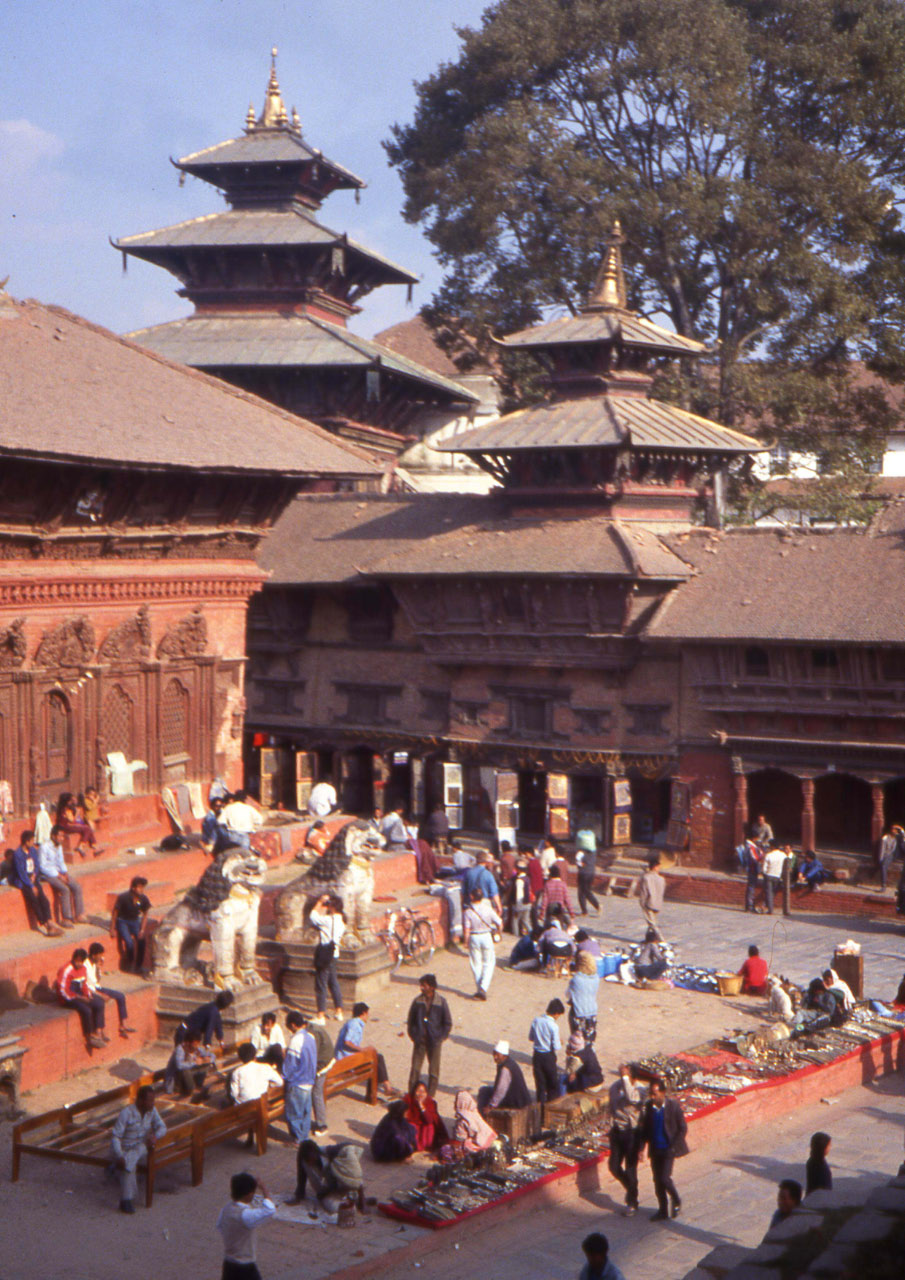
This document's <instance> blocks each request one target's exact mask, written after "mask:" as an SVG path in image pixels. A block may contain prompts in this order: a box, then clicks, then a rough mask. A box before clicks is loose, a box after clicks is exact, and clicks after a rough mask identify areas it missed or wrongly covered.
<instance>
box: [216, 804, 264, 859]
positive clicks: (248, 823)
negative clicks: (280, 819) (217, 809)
mask: <svg viewBox="0 0 905 1280" xmlns="http://www.w3.org/2000/svg"><path fill="white" fill-rule="evenodd" d="M263 821H264V819H263V818H262V817H261V815H260V813H258V811H257V809H256V808H255V807H254V806H253V805H250V804H248V802H247V798H246V795H245V792H244V791H237V792H236V793H235V795H234V796H233V798H232V800H230V802H229V804H228V805H225V806H224V808H223V812H222V813H221V814H220V822H221V823H222V824H223V826H224V827H225V828H226V834H227V836H228V838H229V840H230V843H231V844H238V845H241V846H242V848H243V849H248V848H250V846H251V839H250V837H251V836H252V834H253V833H254V832H255V831H257V830H258V828H259V827H260V826H261V823H262V822H263Z"/></svg>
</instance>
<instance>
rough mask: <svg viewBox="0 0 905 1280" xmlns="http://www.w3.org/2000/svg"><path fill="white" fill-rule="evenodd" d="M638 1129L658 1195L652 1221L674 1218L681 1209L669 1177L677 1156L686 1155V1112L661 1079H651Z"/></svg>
mask: <svg viewBox="0 0 905 1280" xmlns="http://www.w3.org/2000/svg"><path fill="white" fill-rule="evenodd" d="M641 1130H642V1133H643V1135H644V1141H645V1143H646V1144H647V1153H648V1156H649V1157H650V1171H651V1173H652V1175H653V1179H654V1191H655V1192H656V1196H657V1205H658V1206H659V1207H658V1209H657V1212H656V1213H654V1214H652V1215H651V1221H652V1222H662V1221H664V1220H665V1219H666V1218H669V1217H673V1218H677V1217H678V1216H679V1213H680V1212H681V1209H682V1199H681V1197H680V1195H679V1193H678V1191H677V1190H676V1184H675V1183H674V1182H673V1180H672V1169H673V1164H674V1162H675V1159H676V1157H677V1156H687V1155H688V1143H687V1141H686V1134H687V1133H688V1124H687V1122H686V1120H685V1113H684V1112H683V1111H682V1106H681V1104H680V1103H679V1101H678V1100H677V1099H676V1098H668V1097H667V1096H666V1087H665V1085H664V1084H663V1081H662V1080H652V1081H651V1084H650V1097H649V1098H648V1100H647V1102H646V1103H645V1105H644V1112H643V1116H642V1121H641Z"/></svg>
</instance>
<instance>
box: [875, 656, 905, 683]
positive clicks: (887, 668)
mask: <svg viewBox="0 0 905 1280" xmlns="http://www.w3.org/2000/svg"><path fill="white" fill-rule="evenodd" d="M881 663H882V670H883V679H884V680H905V649H884V651H883V653H882V655H881Z"/></svg>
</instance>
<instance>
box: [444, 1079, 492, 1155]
mask: <svg viewBox="0 0 905 1280" xmlns="http://www.w3.org/2000/svg"><path fill="white" fill-rule="evenodd" d="M453 1138H454V1139H455V1141H456V1142H458V1143H461V1145H462V1150H463V1151H486V1150H487V1148H488V1147H490V1146H492V1145H493V1143H494V1142H495V1141H496V1133H495V1132H494V1130H493V1129H491V1127H490V1125H489V1124H488V1123H487V1121H486V1120H485V1119H484V1117H483V1116H482V1115H481V1113H480V1111H478V1104H477V1103H476V1102H475V1100H474V1098H473V1097H472V1096H471V1094H470V1093H469V1092H468V1090H467V1089H460V1090H459V1092H458V1093H457V1094H456V1124H455V1129H454V1130H453Z"/></svg>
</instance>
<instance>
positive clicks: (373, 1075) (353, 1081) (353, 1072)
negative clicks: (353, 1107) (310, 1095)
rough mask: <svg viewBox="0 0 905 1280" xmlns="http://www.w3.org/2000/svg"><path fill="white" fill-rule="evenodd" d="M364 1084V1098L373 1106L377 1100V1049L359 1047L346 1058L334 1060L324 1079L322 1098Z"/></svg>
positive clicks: (330, 1096)
mask: <svg viewBox="0 0 905 1280" xmlns="http://www.w3.org/2000/svg"><path fill="white" fill-rule="evenodd" d="M358 1084H363V1085H364V1086H365V1098H366V1100H367V1101H368V1102H369V1103H370V1104H371V1106H374V1104H375V1103H376V1102H377V1050H376V1049H359V1051H358V1053H350V1054H349V1056H348V1057H347V1058H340V1059H339V1060H338V1061H337V1062H334V1064H333V1066H332V1067H331V1068H330V1070H329V1071H328V1072H327V1075H326V1078H325V1080H324V1098H325V1099H326V1098H332V1097H334V1095H335V1094H337V1093H345V1091H346V1090H347V1089H352V1088H354V1086H355V1085H358Z"/></svg>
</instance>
